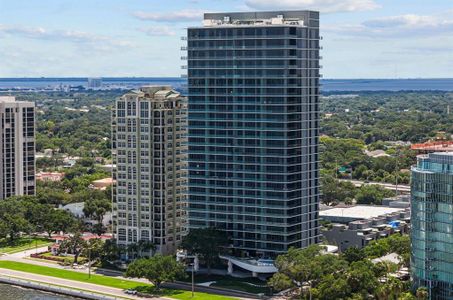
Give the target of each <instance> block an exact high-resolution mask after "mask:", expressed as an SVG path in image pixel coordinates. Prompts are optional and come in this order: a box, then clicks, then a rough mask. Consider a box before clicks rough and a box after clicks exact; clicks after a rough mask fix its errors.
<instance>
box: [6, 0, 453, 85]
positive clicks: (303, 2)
mask: <svg viewBox="0 0 453 300" xmlns="http://www.w3.org/2000/svg"><path fill="white" fill-rule="evenodd" d="M285 9H288V10H295V9H311V10H319V11H320V12H321V35H322V36H323V40H322V46H323V50H322V53H321V55H322V57H323V59H322V62H321V64H322V66H323V69H322V70H321V71H322V74H323V77H324V78H326V79H330V78H331V79H343V78H344V79H346V78H351V79H353V78H452V77H453V0H165V1H164V0H0V77H87V76H88V77H94V76H101V77H117V76H118V77H119V76H128V77H133V76H135V77H141V76H153V77H167V76H171V77H179V76H180V75H181V74H183V73H184V72H183V70H181V65H183V64H185V62H184V61H181V56H184V55H185V54H184V52H182V51H181V49H180V48H181V46H184V41H182V40H181V37H182V36H184V35H185V31H186V28H187V27H190V26H197V25H201V20H202V18H203V13H204V12H225V11H262V10H285Z"/></svg>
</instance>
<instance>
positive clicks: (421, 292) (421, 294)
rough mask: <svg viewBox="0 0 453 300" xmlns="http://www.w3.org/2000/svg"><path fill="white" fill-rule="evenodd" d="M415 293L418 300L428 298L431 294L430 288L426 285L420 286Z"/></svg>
mask: <svg viewBox="0 0 453 300" xmlns="http://www.w3.org/2000/svg"><path fill="white" fill-rule="evenodd" d="M415 295H416V297H417V300H427V299H428V296H429V293H428V289H427V288H425V287H419V288H418V289H417V292H416V294H415Z"/></svg>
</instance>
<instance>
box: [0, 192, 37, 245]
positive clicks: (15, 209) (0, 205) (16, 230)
mask: <svg viewBox="0 0 453 300" xmlns="http://www.w3.org/2000/svg"><path fill="white" fill-rule="evenodd" d="M26 213H27V209H26V207H25V205H24V203H22V202H21V200H19V199H18V198H15V197H12V198H9V199H5V200H2V201H0V228H1V232H2V233H3V234H2V235H4V236H5V235H6V236H9V240H10V243H13V242H14V241H15V240H16V238H17V237H18V236H19V234H20V233H22V232H23V233H31V231H32V230H33V226H32V224H31V223H30V222H29V221H28V220H27V219H26Z"/></svg>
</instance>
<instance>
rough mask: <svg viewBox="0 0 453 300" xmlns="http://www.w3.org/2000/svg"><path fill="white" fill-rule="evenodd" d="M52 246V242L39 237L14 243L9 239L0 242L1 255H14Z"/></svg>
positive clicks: (23, 238)
mask: <svg viewBox="0 0 453 300" xmlns="http://www.w3.org/2000/svg"><path fill="white" fill-rule="evenodd" d="M51 244H52V243H51V241H50V240H48V239H46V238H39V237H36V238H35V237H22V238H19V239H17V240H15V241H13V242H12V243H11V242H10V241H9V240H7V239H2V240H0V253H5V254H12V253H17V252H21V251H26V250H31V249H35V248H36V247H38V248H39V247H43V246H46V245H51Z"/></svg>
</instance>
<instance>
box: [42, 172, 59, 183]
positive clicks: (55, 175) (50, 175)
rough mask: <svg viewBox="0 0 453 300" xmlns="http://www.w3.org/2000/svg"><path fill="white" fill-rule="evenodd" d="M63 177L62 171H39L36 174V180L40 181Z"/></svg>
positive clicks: (55, 179) (56, 179)
mask: <svg viewBox="0 0 453 300" xmlns="http://www.w3.org/2000/svg"><path fill="white" fill-rule="evenodd" d="M63 178H64V173H60V172H39V173H37V174H36V180H40V181H53V182H57V181H61V180H62V179H63Z"/></svg>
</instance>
